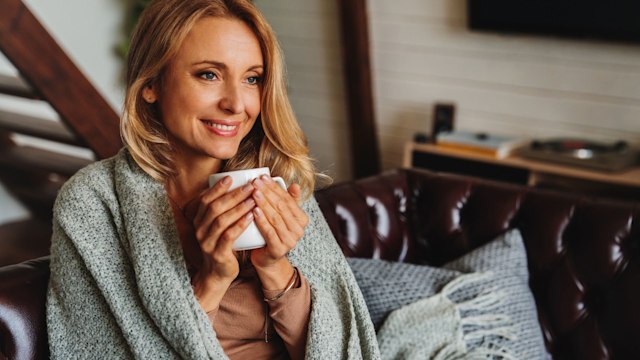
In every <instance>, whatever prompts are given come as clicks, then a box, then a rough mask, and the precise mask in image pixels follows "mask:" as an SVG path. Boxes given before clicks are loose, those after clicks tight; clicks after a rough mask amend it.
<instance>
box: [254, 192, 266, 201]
mask: <svg viewBox="0 0 640 360" xmlns="http://www.w3.org/2000/svg"><path fill="white" fill-rule="evenodd" d="M253 196H255V197H256V199H258V200H262V199H264V197H263V196H262V192H261V191H260V190H256V192H254V193H253Z"/></svg>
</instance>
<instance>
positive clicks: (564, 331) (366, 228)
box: [316, 170, 640, 359]
mask: <svg viewBox="0 0 640 360" xmlns="http://www.w3.org/2000/svg"><path fill="white" fill-rule="evenodd" d="M316 199H317V200H318V202H319V204H320V207H321V209H322V211H323V213H324V215H325V217H326V218H327V221H328V223H329V226H330V227H331V229H332V231H333V233H334V235H335V236H336V238H337V240H338V242H339V244H340V246H341V248H342V250H343V252H344V253H345V255H347V256H356V257H374V258H382V259H387V260H396V261H403V262H411V263H418V264H430V265H440V264H443V263H445V262H447V261H450V260H452V259H454V258H456V257H458V256H460V255H462V254H464V253H466V252H468V251H470V250H472V249H474V248H476V247H478V246H480V245H482V244H484V243H486V242H487V241H489V240H491V239H493V238H495V236H497V235H499V234H500V233H502V232H504V231H506V230H507V229H510V228H514V227H517V228H519V229H520V231H521V233H522V236H523V238H524V242H525V246H526V248H527V256H528V260H529V270H530V284H529V285H530V287H531V289H532V291H533V293H534V297H535V299H536V304H537V307H538V313H539V320H540V323H541V327H542V329H543V333H544V336H545V340H546V345H547V348H548V350H549V352H550V353H551V354H552V355H553V357H554V358H556V359H635V358H638V356H639V355H638V354H640V341H638V340H637V337H638V335H639V334H640V308H639V307H638V305H637V304H640V223H639V220H640V209H639V206H638V205H637V204H629V203H619V202H610V201H603V200H593V199H588V198H585V197H576V196H570V195H563V194H560V193H555V192H549V191H542V190H536V189H531V188H528V187H520V186H515V185H507V184H503V183H495V182H489V181H483V180H478V179H473V178H468V177H462V176H455V175H444V174H435V173H431V172H427V171H423V170H397V171H394V172H390V173H386V174H383V175H379V176H376V177H372V178H367V179H363V180H358V181H353V182H348V183H342V184H338V185H336V186H333V187H330V188H328V189H324V190H321V191H319V192H317V193H316Z"/></svg>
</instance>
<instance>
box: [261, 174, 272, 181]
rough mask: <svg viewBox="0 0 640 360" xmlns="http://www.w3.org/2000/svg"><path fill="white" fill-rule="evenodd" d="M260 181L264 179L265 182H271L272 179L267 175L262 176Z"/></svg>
mask: <svg viewBox="0 0 640 360" xmlns="http://www.w3.org/2000/svg"><path fill="white" fill-rule="evenodd" d="M260 179H262V180H263V181H264V182H267V183H268V182H271V181H272V180H271V177H269V176H267V175H262V176H260Z"/></svg>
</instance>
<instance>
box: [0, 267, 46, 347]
mask: <svg viewBox="0 0 640 360" xmlns="http://www.w3.org/2000/svg"><path fill="white" fill-rule="evenodd" d="M48 281H49V257H42V258H38V259H34V260H29V261H26V262H23V263H20V264H16V265H8V266H5V267H2V268H0V359H1V358H2V357H3V356H4V357H5V358H7V359H48V358H49V348H48V345H47V344H48V342H47V329H46V311H45V303H46V294H47V284H48Z"/></svg>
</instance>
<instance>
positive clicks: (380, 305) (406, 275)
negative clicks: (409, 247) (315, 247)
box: [347, 229, 550, 359]
mask: <svg viewBox="0 0 640 360" xmlns="http://www.w3.org/2000/svg"><path fill="white" fill-rule="evenodd" d="M347 261H348V262H349V265H350V266H351V269H352V270H353V273H354V275H355V277H356V280H357V282H358V286H359V287H360V289H361V290H362V293H363V295H364V298H365V301H366V303H367V307H368V308H369V313H370V315H371V319H372V320H373V323H374V325H375V326H376V329H379V327H380V326H381V325H382V323H383V322H384V319H385V318H386V316H387V315H389V313H390V312H392V311H393V310H395V309H398V308H400V307H402V306H404V305H407V304H411V303H414V302H415V301H417V300H420V299H423V298H426V297H429V296H431V295H434V294H436V293H438V292H439V291H440V289H441V288H442V287H443V286H444V285H446V284H447V283H448V282H449V281H451V280H453V279H454V278H456V277H457V276H459V275H461V274H462V273H471V272H479V271H482V272H484V271H492V272H493V273H494V274H495V276H493V278H492V280H491V284H490V287H492V288H496V289H500V290H502V291H505V292H506V293H508V294H509V296H508V297H507V299H505V303H504V308H503V309H502V310H503V312H504V314H505V315H508V316H510V317H511V319H512V323H513V325H514V327H515V329H514V332H515V335H516V336H517V339H518V340H517V341H515V342H514V341H512V342H510V343H508V344H507V340H506V339H485V340H487V341H492V342H495V343H497V344H499V345H500V346H505V347H507V348H509V349H510V350H511V351H512V353H514V354H516V355H517V358H522V359H548V358H550V357H549V356H548V354H547V352H546V350H545V347H544V340H543V338H542V331H541V329H540V325H539V323H538V318H537V311H536V307H535V302H534V299H533V295H532V294H531V291H530V289H529V286H528V279H529V272H528V268H527V258H526V251H525V247H524V244H523V241H522V236H521V235H520V232H519V231H518V230H517V229H514V230H511V231H508V232H506V233H505V234H503V235H500V236H498V237H497V238H496V239H494V240H493V241H491V242H490V243H488V244H486V245H484V246H482V247H480V248H478V249H475V250H473V251H471V252H469V253H468V254H466V255H464V256H462V257H461V258H459V259H457V260H454V261H452V262H450V263H447V264H445V265H444V267H443V268H435V267H431V266H421V265H413V264H404V263H397V262H389V261H383V260H374V259H356V258H348V259H347ZM483 286H487V284H486V283H485V284H483ZM478 292H479V289H477V288H473V287H469V288H468V289H467V290H466V291H462V292H457V293H456V294H455V297H456V298H455V299H452V300H454V301H456V302H461V301H464V300H465V299H466V297H467V296H469V297H471V296H473V294H477V293H478ZM470 345H472V344H470Z"/></svg>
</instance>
